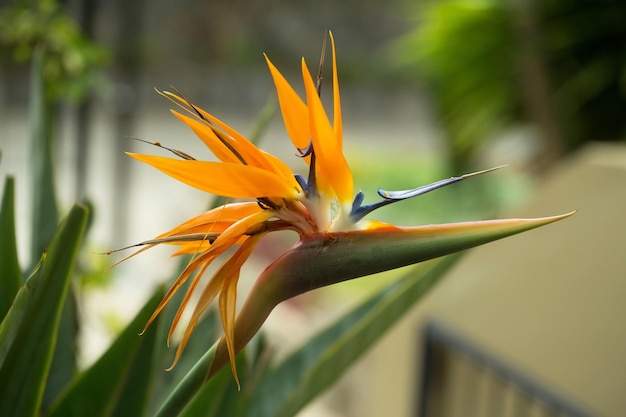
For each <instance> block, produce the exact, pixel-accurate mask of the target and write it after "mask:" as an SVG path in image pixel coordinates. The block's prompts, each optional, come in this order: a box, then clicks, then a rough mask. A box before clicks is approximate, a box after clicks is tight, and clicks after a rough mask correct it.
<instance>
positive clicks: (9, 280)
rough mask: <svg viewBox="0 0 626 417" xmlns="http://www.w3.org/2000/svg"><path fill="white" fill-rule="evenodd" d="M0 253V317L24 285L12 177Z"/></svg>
mask: <svg viewBox="0 0 626 417" xmlns="http://www.w3.org/2000/svg"><path fill="white" fill-rule="evenodd" d="M0 253H1V254H2V256H0V271H2V274H1V275H0V317H4V316H5V315H6V313H7V311H9V307H10V306H11V303H12V302H13V298H15V294H17V291H18V290H19V288H20V286H21V285H22V272H21V271H20V264H19V260H18V257H17V243H16V240H15V180H14V179H13V178H12V177H8V178H7V179H6V181H5V182H4V195H3V197H2V208H0Z"/></svg>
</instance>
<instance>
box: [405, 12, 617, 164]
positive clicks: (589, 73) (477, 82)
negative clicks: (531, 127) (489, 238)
mask: <svg viewBox="0 0 626 417" xmlns="http://www.w3.org/2000/svg"><path fill="white" fill-rule="evenodd" d="M415 16H416V23H415V29H414V30H413V31H412V32H410V33H409V34H408V35H406V36H404V37H402V38H401V39H400V40H399V41H398V42H397V43H396V44H395V48H394V52H395V53H394V57H395V59H396V61H397V62H398V63H399V64H400V65H401V66H402V67H404V68H405V69H406V70H408V71H409V72H410V73H411V74H413V77H414V79H416V80H419V81H421V82H422V83H424V84H425V85H426V87H427V88H428V89H429V91H430V92H431V94H432V97H433V100H434V103H435V105H436V107H437V111H438V114H439V117H440V120H441V124H442V126H443V128H444V130H445V133H446V135H447V137H448V139H449V140H450V143H451V158H452V161H453V163H454V164H455V165H461V166H462V165H465V164H467V163H468V162H469V161H471V160H472V158H473V157H474V156H475V154H476V152H477V151H478V149H480V147H481V145H482V144H484V143H485V141H486V140H488V139H489V138H490V136H493V135H494V134H496V133H498V132H499V131H501V130H503V129H506V128H507V127H510V126H511V125H512V124H515V123H520V122H522V123H531V124H532V123H537V122H538V120H536V118H534V117H533V115H536V114H537V113H538V112H539V113H541V112H543V113H545V114H544V115H543V116H542V117H547V118H553V119H555V120H553V122H554V125H555V126H557V129H558V132H557V133H556V134H555V135H553V136H555V138H553V139H554V140H557V141H560V142H562V143H559V144H557V148H559V149H560V150H561V151H565V150H571V149H575V148H576V147H577V146H579V145H580V144H582V143H584V142H586V141H593V140H612V141H616V140H623V139H624V138H625V137H626V118H624V117H623V109H624V108H625V107H626V49H625V48H624V45H626V25H624V21H626V3H625V2H623V1H621V0H600V1H587V0H547V1H534V2H532V1H531V2H511V1H509V2H507V1H504V0H439V1H437V0H431V1H428V2H426V3H425V4H424V5H422V6H421V7H419V8H418V11H417V12H416V13H415ZM528 68H531V70H532V71H544V72H545V78H546V79H547V83H546V85H545V86H544V85H542V83H541V82H539V81H538V80H537V77H536V76H535V77H534V78H533V76H532V75H531V76H530V77H529V76H528V74H524V71H527V70H528ZM535 75H536V74H535ZM540 75H541V76H543V74H540ZM544 87H545V88H544ZM536 89H545V91H540V96H535V98H534V99H533V98H531V99H530V100H529V99H528V94H527V93H528V91H533V90H536ZM541 96H543V97H546V98H547V101H548V102H547V103H544V102H543V100H540V101H541V102H538V101H537V99H536V97H541ZM542 106H547V107H546V108H547V109H548V110H549V111H547V112H546V111H545V108H543V107H542ZM544 120H545V119H544ZM537 124H538V126H536V127H538V128H539V129H541V128H542V126H541V122H539V123H537ZM544 136H545V135H544ZM544 139H545V138H544Z"/></svg>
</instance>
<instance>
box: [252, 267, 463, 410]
mask: <svg viewBox="0 0 626 417" xmlns="http://www.w3.org/2000/svg"><path fill="white" fill-rule="evenodd" d="M459 257H460V255H450V256H447V257H445V258H443V259H442V260H441V261H438V262H437V263H436V264H435V266H434V267H432V268H429V269H427V268H424V267H423V266H420V267H418V268H416V269H413V270H411V272H410V273H409V274H407V275H406V276H405V277H403V278H401V279H399V280H397V281H394V282H393V283H391V284H390V285H388V286H387V287H386V288H385V289H383V290H382V291H380V292H378V293H377V294H376V295H375V296H373V297H372V298H370V299H368V300H367V301H365V302H364V303H362V304H361V305H359V306H357V307H356V308H355V309H353V310H352V311H351V312H349V313H348V314H346V315H345V316H344V317H342V318H341V319H340V320H338V321H337V322H335V323H334V324H333V325H331V326H330V327H328V328H327V329H326V330H324V331H322V332H321V333H319V334H317V335H316V336H314V337H313V338H312V339H311V340H309V341H308V342H306V343H305V344H304V345H303V346H302V348H300V349H299V350H297V351H296V352H294V353H293V354H292V355H291V356H290V357H288V358H287V359H286V360H284V361H283V362H282V363H280V364H279V365H278V366H276V367H274V368H272V369H269V370H268V371H267V372H266V373H265V374H264V375H263V376H262V378H261V379H260V380H259V382H258V384H257V386H258V389H257V390H255V391H254V392H253V393H252V395H251V396H250V399H249V403H248V404H247V406H246V408H245V412H244V413H243V414H242V415H244V416H246V417H270V416H271V417H278V416H280V417H288V416H293V415H295V414H296V413H297V412H298V411H299V410H301V409H302V408H303V407H304V406H305V405H306V404H308V403H309V402H310V401H311V400H312V399H314V398H315V397H316V396H317V395H319V394H320V393H321V392H323V391H324V390H326V389H327V388H329V387H330V386H331V385H332V383H334V382H335V381H337V380H338V379H339V378H340V377H341V376H342V375H343V373H344V372H345V371H346V370H347V369H348V368H349V367H350V366H351V365H352V364H353V363H354V362H355V361H356V360H357V359H359V358H360V357H361V356H362V355H363V354H364V353H365V352H367V350H368V349H369V348H371V347H372V346H373V345H374V343H375V342H376V341H377V340H379V339H380V338H381V337H382V336H383V335H384V334H385V332H386V331H387V330H389V329H391V327H392V326H393V324H394V323H396V322H397V321H398V320H399V319H400V318H401V317H402V316H403V315H404V314H405V313H406V312H407V311H409V309H410V308H411V307H413V306H415V304H416V303H417V302H418V301H419V300H420V299H421V298H422V297H423V296H424V295H425V294H426V293H427V292H428V290H429V289H430V288H432V286H433V285H435V284H436V283H437V282H438V281H439V280H440V279H441V278H442V277H443V275H444V274H445V272H446V271H447V270H448V269H449V268H450V267H451V266H452V265H453V264H454V262H455V261H456V260H457V259H458V258H459Z"/></svg>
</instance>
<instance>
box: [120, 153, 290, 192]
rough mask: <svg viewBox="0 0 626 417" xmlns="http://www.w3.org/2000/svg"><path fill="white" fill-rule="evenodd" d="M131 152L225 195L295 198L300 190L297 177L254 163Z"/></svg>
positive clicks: (192, 183) (195, 184) (171, 173)
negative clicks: (270, 170) (267, 169)
mask: <svg viewBox="0 0 626 417" xmlns="http://www.w3.org/2000/svg"><path fill="white" fill-rule="evenodd" d="M128 155H129V156H131V157H133V158H135V159H137V160H139V161H141V162H145V163H147V164H149V165H152V166H153V167H154V168H156V169H158V170H160V171H161V172H164V173H165V174H167V175H169V176H170V177H173V178H175V179H177V180H179V181H181V182H184V183H185V184H187V185H190V186H192V187H194V188H197V189H199V190H202V191H206V192H209V193H212V194H216V195H221V196H225V197H233V198H260V197H279V198H281V197H282V198H289V199H295V198H297V196H298V192H299V190H300V186H299V185H298V183H297V181H296V180H295V178H293V177H290V178H285V177H282V176H279V175H277V174H276V173H274V172H269V171H266V170H264V169H261V168H257V167H254V166H248V165H239V164H232V163H226V162H206V161H195V160H194V161H187V160H178V159H172V158H166V157H162V156H151V155H141V154H133V153H128Z"/></svg>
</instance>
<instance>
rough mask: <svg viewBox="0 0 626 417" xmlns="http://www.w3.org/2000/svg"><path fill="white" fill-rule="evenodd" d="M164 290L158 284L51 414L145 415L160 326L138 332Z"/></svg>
mask: <svg viewBox="0 0 626 417" xmlns="http://www.w3.org/2000/svg"><path fill="white" fill-rule="evenodd" d="M163 293H164V292H163V288H159V289H158V290H157V291H156V292H155V293H154V295H153V296H152V297H151V298H150V300H149V301H148V302H147V303H146V304H145V305H144V306H143V308H142V309H141V311H140V312H139V313H138V314H137V315H136V316H135V318H134V319H133V320H132V322H131V323H130V324H129V325H128V326H127V327H126V329H125V330H124V331H123V332H122V333H121V334H120V335H119V336H118V337H117V339H116V340H115V341H114V342H113V344H112V345H111V346H110V347H109V349H108V350H107V351H106V352H105V353H104V354H103V355H102V356H101V357H100V358H99V359H98V360H97V361H96V362H95V363H94V364H93V365H92V366H91V367H90V368H88V369H87V370H86V371H85V372H84V373H82V374H81V375H79V376H78V377H77V378H76V379H75V380H74V381H73V383H72V384H71V385H70V387H69V388H68V389H67V390H66V391H65V392H63V394H62V395H61V396H60V397H59V399H58V401H57V402H55V403H54V404H53V405H52V406H51V407H50V410H49V413H48V414H47V415H48V416H49V417H60V416H63V417H71V416H76V417H80V416H94V417H98V416H103V417H104V416H107V417H109V416H120V417H122V416H141V415H145V413H146V409H147V398H148V394H149V390H150V389H151V384H152V382H151V381H152V379H153V372H154V366H153V363H154V355H155V341H156V335H157V328H156V326H154V327H151V328H149V329H148V330H146V332H145V333H144V334H143V335H141V336H140V335H139V333H140V332H141V330H142V329H143V327H144V325H145V323H146V321H147V320H148V318H149V317H150V315H151V314H152V312H153V311H154V309H155V308H156V306H157V305H158V303H159V301H160V300H161V297H163ZM157 320H158V319H157Z"/></svg>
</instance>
